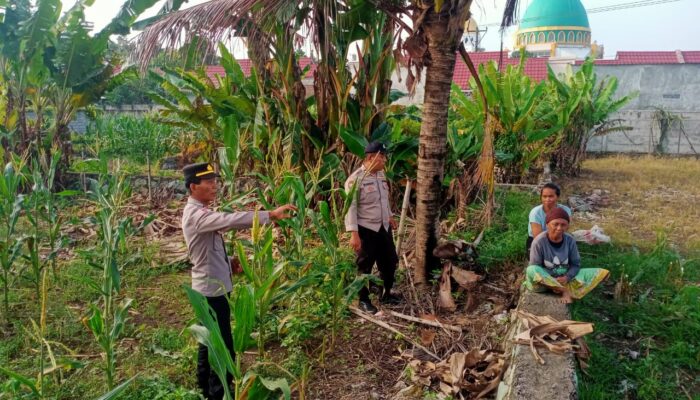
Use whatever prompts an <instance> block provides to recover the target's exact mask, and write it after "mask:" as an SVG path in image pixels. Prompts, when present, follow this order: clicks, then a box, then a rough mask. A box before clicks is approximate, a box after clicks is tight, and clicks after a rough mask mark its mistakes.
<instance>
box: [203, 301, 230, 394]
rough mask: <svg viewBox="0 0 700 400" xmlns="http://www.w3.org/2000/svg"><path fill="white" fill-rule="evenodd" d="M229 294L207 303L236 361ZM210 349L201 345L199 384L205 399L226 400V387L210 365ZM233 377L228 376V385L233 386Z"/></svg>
mask: <svg viewBox="0 0 700 400" xmlns="http://www.w3.org/2000/svg"><path fill="white" fill-rule="evenodd" d="M228 296H229V295H228V294H226V295H222V296H215V297H207V303H209V306H210V307H211V309H212V311H213V313H214V314H213V315H214V316H216V320H217V322H218V324H219V330H220V331H221V336H222V337H223V339H224V344H226V348H227V349H228V351H229V354H231V359H232V360H235V357H236V355H235V353H234V351H233V336H232V335H231V309H230V307H229V304H228ZM208 357H209V349H208V348H207V346H205V345H203V344H200V345H199V352H198V354H197V384H198V385H199V388H200V389H202V393H203V394H204V398H206V399H214V400H220V399H223V398H224V387H223V386H222V385H221V380H220V379H219V377H218V376H217V375H216V373H215V372H214V370H213V369H212V368H211V366H210V365H209V358H208ZM232 381H233V376H232V375H231V374H229V373H227V374H226V382H227V384H229V385H230V384H231V382H232Z"/></svg>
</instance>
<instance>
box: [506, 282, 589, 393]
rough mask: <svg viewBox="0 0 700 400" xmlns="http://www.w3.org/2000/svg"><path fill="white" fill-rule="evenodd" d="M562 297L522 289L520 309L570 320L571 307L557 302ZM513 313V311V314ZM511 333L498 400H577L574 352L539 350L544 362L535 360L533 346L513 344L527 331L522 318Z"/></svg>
mask: <svg viewBox="0 0 700 400" xmlns="http://www.w3.org/2000/svg"><path fill="white" fill-rule="evenodd" d="M558 298H559V296H555V295H550V294H540V293H533V292H530V291H527V290H524V289H523V290H522V292H521V296H520V301H519V302H518V307H517V309H518V310H523V311H527V312H529V313H532V314H536V315H549V316H551V317H553V318H556V319H558V320H563V319H571V316H570V314H569V309H568V307H567V306H566V305H565V304H561V303H559V302H558ZM513 315H514V314H513ZM514 318H515V319H516V320H515V321H513V325H512V328H511V329H510V331H509V332H508V339H507V345H506V355H507V357H508V361H509V366H508V370H506V372H505V375H504V377H503V381H502V382H501V385H500V386H499V388H498V395H497V398H498V399H499V400H501V399H502V400H516V399H517V400H532V399H547V400H570V399H578V392H577V390H576V364H575V359H574V355H573V354H572V353H567V354H565V355H559V354H554V353H552V352H549V351H547V350H546V349H544V350H543V349H538V350H539V354H540V356H542V358H543V359H544V361H545V364H544V365H542V364H540V363H538V362H537V360H535V358H534V356H533V355H532V352H531V351H530V348H529V347H528V346H524V345H516V344H514V343H513V339H514V338H515V336H516V335H517V334H518V333H520V332H522V331H524V330H525V329H524V328H523V326H522V324H521V322H520V319H519V318H517V317H515V316H514Z"/></svg>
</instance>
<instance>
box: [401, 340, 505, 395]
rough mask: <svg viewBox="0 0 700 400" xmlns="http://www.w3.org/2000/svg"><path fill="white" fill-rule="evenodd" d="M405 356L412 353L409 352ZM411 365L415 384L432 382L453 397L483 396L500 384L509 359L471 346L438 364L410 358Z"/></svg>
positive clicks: (435, 387) (437, 388) (426, 384)
mask: <svg viewBox="0 0 700 400" xmlns="http://www.w3.org/2000/svg"><path fill="white" fill-rule="evenodd" d="M404 356H408V357H411V355H410V354H409V353H404ZM408 367H409V368H410V369H411V374H410V376H411V381H412V383H413V384H414V385H422V386H430V387H433V388H434V389H436V390H439V391H440V392H441V393H443V394H444V395H446V396H453V398H466V396H469V398H474V399H480V398H482V397H484V396H486V395H487V394H488V393H490V392H491V391H493V390H494V389H495V388H497V387H498V384H499V383H500V382H501V377H502V375H503V372H504V371H505V369H506V368H505V367H506V363H505V360H504V358H503V355H502V354H500V353H496V352H494V351H491V350H472V351H470V352H468V353H452V354H451V355H450V357H449V358H448V359H445V360H442V361H440V362H439V363H437V364H435V363H433V362H428V361H421V360H418V359H410V361H409V363H408Z"/></svg>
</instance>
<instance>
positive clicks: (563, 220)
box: [524, 207, 609, 303]
mask: <svg viewBox="0 0 700 400" xmlns="http://www.w3.org/2000/svg"><path fill="white" fill-rule="evenodd" d="M569 221H570V217H569V214H568V213H567V212H566V210H564V209H563V208H561V207H555V208H553V209H551V210H549V211H548V212H547V217H546V224H547V230H546V231H544V232H542V233H540V234H539V235H537V236H536V237H535V239H534V240H533V241H532V248H531V251H530V265H529V266H528V267H527V270H526V272H525V275H526V279H525V282H524V285H525V287H527V288H528V289H530V290H532V291H537V292H539V291H546V290H551V291H553V292H556V293H559V294H560V295H561V302H562V303H571V302H572V301H573V300H574V299H580V298H582V297H583V296H585V295H586V294H588V292H590V291H591V290H593V288H595V287H596V286H598V284H599V283H600V282H602V281H604V280H605V279H606V278H607V277H608V275H609V272H608V270H606V269H602V268H581V257H580V256H579V253H578V247H577V246H576V240H575V239H574V238H573V237H572V236H571V235H569V234H568V233H566V231H567V230H568V229H569Z"/></svg>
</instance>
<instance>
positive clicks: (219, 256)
mask: <svg viewBox="0 0 700 400" xmlns="http://www.w3.org/2000/svg"><path fill="white" fill-rule="evenodd" d="M183 173H184V175H185V186H186V187H187V190H188V191H189V193H190V196H189V198H188V199H187V205H186V206H185V209H184V211H183V214H182V233H183V234H184V236H185V243H186V244H187V249H188V252H189V256H190V261H191V262H192V288H193V289H194V290H196V291H197V292H199V293H201V294H202V295H204V296H205V297H206V298H207V302H208V303H209V306H211V308H212V310H213V311H214V313H215V314H216V319H217V321H218V324H219V329H220V330H221V335H222V336H223V339H224V343H225V344H226V347H227V348H228V350H229V352H230V353H231V357H232V358H234V357H235V354H234V352H233V338H232V336H231V311H230V309H229V303H228V296H229V293H230V292H231V288H232V282H231V274H232V272H236V273H237V272H241V271H238V270H236V271H234V269H239V268H240V267H238V268H237V267H236V266H235V265H236V263H235V262H234V261H233V259H230V258H229V257H228V256H227V255H226V247H225V244H224V238H223V236H222V235H221V234H222V233H223V232H227V231H230V230H234V229H245V228H250V227H251V226H252V224H253V218H254V216H255V212H254V211H243V212H233V213H226V212H218V211H213V210H211V209H210V208H209V207H210V206H211V205H212V203H214V201H216V195H217V192H218V188H219V185H218V179H217V178H218V177H219V174H217V173H216V172H215V171H214V168H213V167H212V165H211V164H209V163H198V164H191V165H188V166H186V167H185V168H184V169H183ZM293 210H296V208H295V207H294V206H293V205H289V204H288V205H284V206H282V207H279V208H277V209H275V210H273V211H261V212H258V220H259V222H260V224H269V223H270V222H272V221H276V220H279V219H283V218H288V217H289V213H290V212H291V211H293ZM227 378H228V379H227V381H228V383H229V384H230V382H231V380H232V377H231V376H230V375H229V376H228V377H227ZM197 383H198V385H199V387H200V388H201V389H202V392H203V394H204V397H205V398H207V399H221V398H223V396H224V388H223V386H222V385H221V381H220V380H219V378H218V377H217V376H216V374H215V373H214V371H213V370H212V369H211V367H210V366H209V360H208V351H207V347H206V346H204V345H201V344H200V345H199V354H198V359H197Z"/></svg>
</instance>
